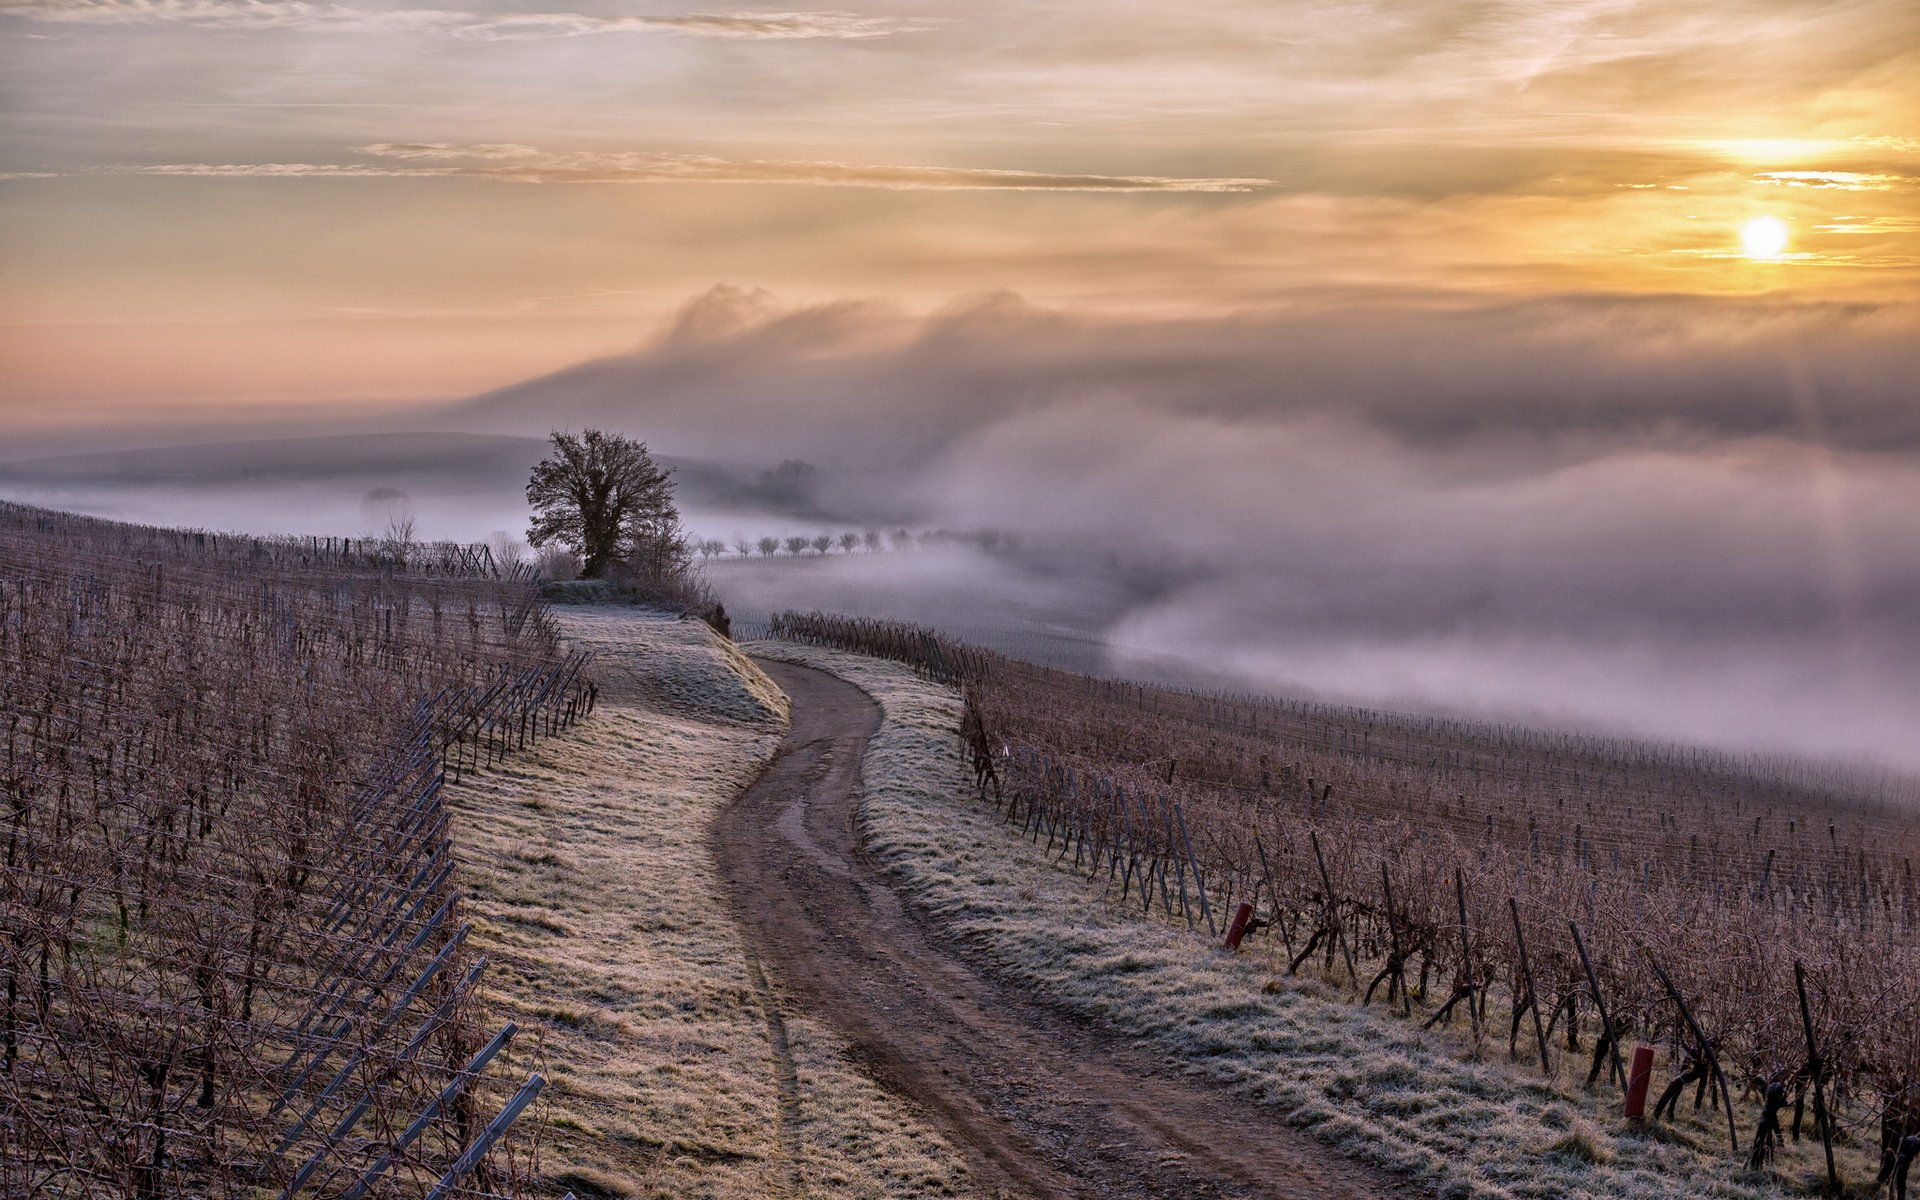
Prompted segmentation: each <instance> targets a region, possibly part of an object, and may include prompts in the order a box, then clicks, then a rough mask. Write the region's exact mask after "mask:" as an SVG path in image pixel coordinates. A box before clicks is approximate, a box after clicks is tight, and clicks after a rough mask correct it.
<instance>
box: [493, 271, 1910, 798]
mask: <svg viewBox="0 0 1920 1200" xmlns="http://www.w3.org/2000/svg"><path fill="white" fill-rule="evenodd" d="M1916 328H1920V313H1916V312H1915V311H1914V310H1913V309H1911V308H1898V307H1865V306H1852V307H1835V306H1819V305H1793V304H1784V303H1768V302H1710V301H1682V300H1677V299H1667V300H1660V301H1653V300H1632V299H1627V300H1621V299H1597V298H1591V297H1566V298H1562V299H1560V300H1557V301H1551V302H1541V303H1536V304H1531V305H1510V306H1494V307H1488V306H1479V307H1455V306H1443V305H1434V306H1429V307H1424V308H1422V307H1411V306H1402V307H1399V308H1394V309H1388V308H1382V307H1377V306H1376V307H1368V308H1366V309H1363V310H1362V309H1356V310H1345V311H1320V312H1310V313H1291V314H1279V315H1268V316H1261V317H1251V316H1250V317H1242V318H1238V319H1231V320H1216V321H1188V322H1164V321H1161V322H1146V321H1142V322H1135V323H1130V324H1128V323H1113V322H1097V321H1091V320H1081V319H1077V318H1075V317H1073V316H1071V315H1067V314H1064V313H1060V312H1049V311H1044V310H1039V309H1036V308H1033V307H1031V306H1029V305H1026V304H1025V303H1023V302H1021V301H1020V300H1018V299H1017V298H1015V297H1010V296H998V297H988V298H983V299H981V300H978V301H975V302H970V303H967V304H963V305H957V306H955V307H953V308H952V309H949V310H947V311H945V312H942V313H938V314H935V315H934V316H932V317H930V318H926V319H915V318H912V317H910V316H908V315H905V314H902V313H899V312H897V311H894V310H891V309H888V308H886V307H884V306H875V305H867V304H859V303H845V304H837V305H825V306H815V307H801V308H788V307H783V306H781V305H780V304H778V303H777V302H776V301H774V300H773V299H772V298H771V297H768V296H766V295H765V294H764V293H754V292H748V291H743V290H738V289H722V290H720V291H717V292H715V293H714V294H711V295H709V296H707V297H705V298H704V299H702V300H701V301H699V302H697V303H695V304H693V305H691V306H690V307H689V308H688V309H687V310H686V311H685V312H684V313H683V314H682V315H681V317H680V318H679V320H678V321H677V322H676V323H675V325H674V326H673V327H672V328H671V329H669V330H667V331H666V332H665V333H664V334H663V335H662V336H661V337H660V338H658V339H657V340H655V341H653V342H651V343H649V344H648V345H647V346H645V347H644V348H642V349H640V350H638V351H636V352H635V353H633V354H631V355H627V356H621V357H618V358H614V359H607V360H602V361H599V362H595V363H590V364H584V365H582V366H581V367H578V368H575V369H573V370H570V371H566V372H561V373H559V374H556V375H554V376H551V377H547V378H545V379H541V380H535V381H531V382H529V383H527V384H524V385H520V386H518V387H515V388H511V389H507V390H504V391H502V392H499V393H495V394H493V395H490V396H487V397H483V398H481V399H480V400H478V401H476V402H474V403H473V404H472V405H470V406H468V407H466V408H465V409H463V410H462V412H461V414H460V418H459V419H460V420H462V421H463V422H467V423H471V424H472V425H474V426H477V427H484V428H493V429H518V430H532V429H534V428H536V427H540V426H551V425H555V424H573V425H576V426H577V425H581V424H586V423H594V424H601V425H610V426H615V427H618V428H622V429H625V430H628V431H630V432H632V433H636V434H639V435H641V436H644V437H646V438H648V439H649V440H650V441H652V442H653V443H654V444H655V445H656V446H658V447H662V448H665V449H668V450H670V451H672V452H675V453H695V454H701V455H707V456H713V457H718V458H725V459H732V460H741V459H746V460H758V461H776V460H778V459H780V458H787V457H799V458H805V459H807V460H808V461H811V462H815V463H818V464H820V465H821V466H822V474H823V494H825V495H827V496H829V497H830V498H831V499H834V500H836V501H837V502H838V503H839V504H840V505H841V507H842V508H843V509H844V510H845V511H847V512H848V513H849V514H854V513H867V514H873V513H885V514H887V515H889V516H892V517H895V518H897V519H898V520H901V521H913V522H916V523H918V524H920V525H922V526H938V525H944V526H948V527H955V528H960V527H979V526H994V527H999V528H1018V529H1022V530H1024V531H1025V532H1026V534H1027V537H1028V546H1029V552H1028V553H1027V555H1026V556H1025V558H1024V559H1023V560H1022V561H1021V562H1020V563H1019V564H1018V566H1017V568H1016V567H1015V566H1013V565H1009V564H1008V563H1005V562H999V563H994V562H988V561H985V560H983V561H982V562H981V563H980V564H978V568H977V569H978V571H979V573H980V574H979V579H978V580H977V581H976V583H975V593H974V594H975V595H977V596H980V597H981V599H979V600H978V601H977V602H976V603H974V604H973V605H972V607H973V609H974V610H975V611H976V612H978V613H979V614H981V619H982V620H985V619H986V618H987V617H989V616H992V615H994V614H999V613H1004V612H1006V611H1011V610H1018V609H1021V608H1022V607H1023V606H1025V610H1026V611H1028V612H1029V614H1030V615H1031V614H1034V613H1038V614H1041V615H1039V616H1035V617H1034V618H1033V620H1034V621H1035V622H1037V623H1039V624H1042V625H1044V624H1045V623H1046V622H1047V621H1049V620H1052V621H1053V622H1055V623H1056V624H1062V625H1076V626H1077V627H1086V628H1092V629H1094V630H1095V631H1097V632H1099V633H1101V634H1103V635H1104V636H1106V637H1107V638H1109V639H1110V640H1111V641H1113V642H1114V643H1116V644H1118V645H1120V646H1122V647H1126V648H1131V650H1133V651H1135V652H1137V653H1138V654H1139V655H1141V656H1142V661H1144V660H1145V657H1146V656H1151V655H1173V656H1178V657H1180V658H1183V659H1185V660H1187V661H1190V662H1193V663H1196V664H1199V665H1201V666H1203V667H1205V668H1206V669H1209V670H1211V671H1214V672H1217V673H1218V674H1220V675H1222V676H1225V677H1230V678H1236V679H1239V680H1243V681H1245V682H1246V683H1248V684H1252V685H1258V686H1272V687H1280V688H1294V689H1305V690H1309V691H1312V692H1315V693H1318V694H1323V695H1329V696H1337V697H1343V698H1348V699H1365V700H1368V701H1371V702H1374V703H1386V704H1409V705H1418V706H1422V707H1435V706H1439V707H1453V708H1465V709H1468V710H1472V711H1479V712H1492V713H1507V714H1514V713H1520V714H1525V715H1529V716H1532V717H1537V718H1540V717H1543V718H1546V719H1551V720H1565V721H1574V722H1579V723H1582V724H1587V725H1599V726H1602V727H1607V728H1614V729H1624V730H1632V731H1635V732H1638V733H1641V734H1651V735H1654V736H1668V737H1675V738H1702V739H1707V740H1711V741H1715V742H1719V743H1723V744H1733V745H1741V746H1751V747H1757V748H1771V749H1790V750H1796V751H1801V752H1817V753H1833V754H1867V755H1877V756H1880V757H1883V758H1896V759H1900V760H1901V761H1904V762H1906V763H1907V765H1910V766H1913V765H1920V757H1916V755H1915V754H1914V752H1913V751H1912V749H1911V744H1910V743H1911V738H1910V737H1909V736H1907V732H1906V731H1909V730H1910V729H1911V728H1912V727H1913V725H1914V723H1915V722H1916V721H1920V687H1917V686H1916V685H1915V684H1914V682H1913V681H1914V680H1915V679H1920V604H1916V603H1915V602H1914V599H1913V598H1914V597H1915V596H1916V595H1920V542H1916V541H1915V539H1914V538H1913V537H1912V536H1911V532H1910V531H1911V514H1912V513H1913V512H1914V511H1916V509H1917V508H1920V413H1917V412H1915V411H1914V409H1913V406H1912V404H1911V392H1910V385H1909V384H1908V383H1907V382H1906V381H1907V380H1909V379H1911V378H1914V377H1917V376H1920V339H1916V338H1915V337H1914V332H1915V330H1916ZM708 532H711V533H716V534H726V533H728V532H729V529H728V528H727V527H725V524H724V519H720V524H719V525H718V526H716V527H714V528H712V529H710V530H708ZM723 578H724V577H723ZM796 578H798V576H796ZM763 582H764V581H763ZM806 586H807V587H808V588H809V589H811V590H810V591H809V592H808V596H807V599H808V600H809V601H810V602H817V601H818V600H819V599H820V595H819V589H820V588H821V586H822V584H821V582H820V580H819V579H818V578H814V579H811V580H810V581H809V582H807V584H806ZM996 588H998V589H999V591H998V592H997V593H996V591H995V589H996ZM829 590H831V589H829ZM941 591H945V592H947V593H949V594H948V595H947V596H946V597H944V598H943V597H942V596H940V595H938V594H936V593H938V592H941ZM889 595H890V599H891V601H892V602H897V603H899V604H902V605H905V606H906V607H909V608H912V607H915V602H911V601H909V600H903V599H901V598H900V593H899V592H898V590H897V589H896V590H895V591H893V592H891V593H889ZM1063 595H1079V596H1083V597H1086V598H1087V602H1086V603H1085V604H1084V605H1082V606H1080V607H1079V608H1078V609H1075V608H1074V606H1072V605H1070V604H1066V605H1063V603H1062V601H1061V597H1062V596H1063ZM994 596H997V597H998V598H997V599H989V598H987V597H994ZM757 598H760V599H766V600H769V601H773V600H777V599H778V597H777V596H775V595H771V594H769V593H767V592H766V591H765V588H764V587H762V588H761V590H760V592H759V594H758V596H757ZM924 599H925V603H926V606H927V607H926V611H928V612H930V613H933V612H938V613H939V614H940V615H942V616H943V617H944V618H946V619H952V611H951V610H952V607H953V606H952V604H951V602H950V601H951V584H950V583H947V584H940V585H938V586H937V587H935V586H933V585H930V586H929V591H928V595H927V596H926V597H925V598H924ZM842 600H843V601H844V602H845V603H847V604H849V605H854V606H859V607H865V608H870V607H871V605H869V604H867V603H865V601H864V600H863V599H862V598H861V596H860V595H859V594H858V592H857V590H856V589H854V588H852V587H849V589H848V591H847V592H846V593H845V594H844V595H843V596H842ZM1049 613H1050V614H1051V616H1048V615H1047V614H1049ZM902 615H914V614H913V613H911V612H908V613H904V614H902ZM988 623H990V622H988ZM1116 665H1119V666H1122V667H1124V666H1125V662H1124V661H1121V662H1119V663H1118V664H1116Z"/></svg>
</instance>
